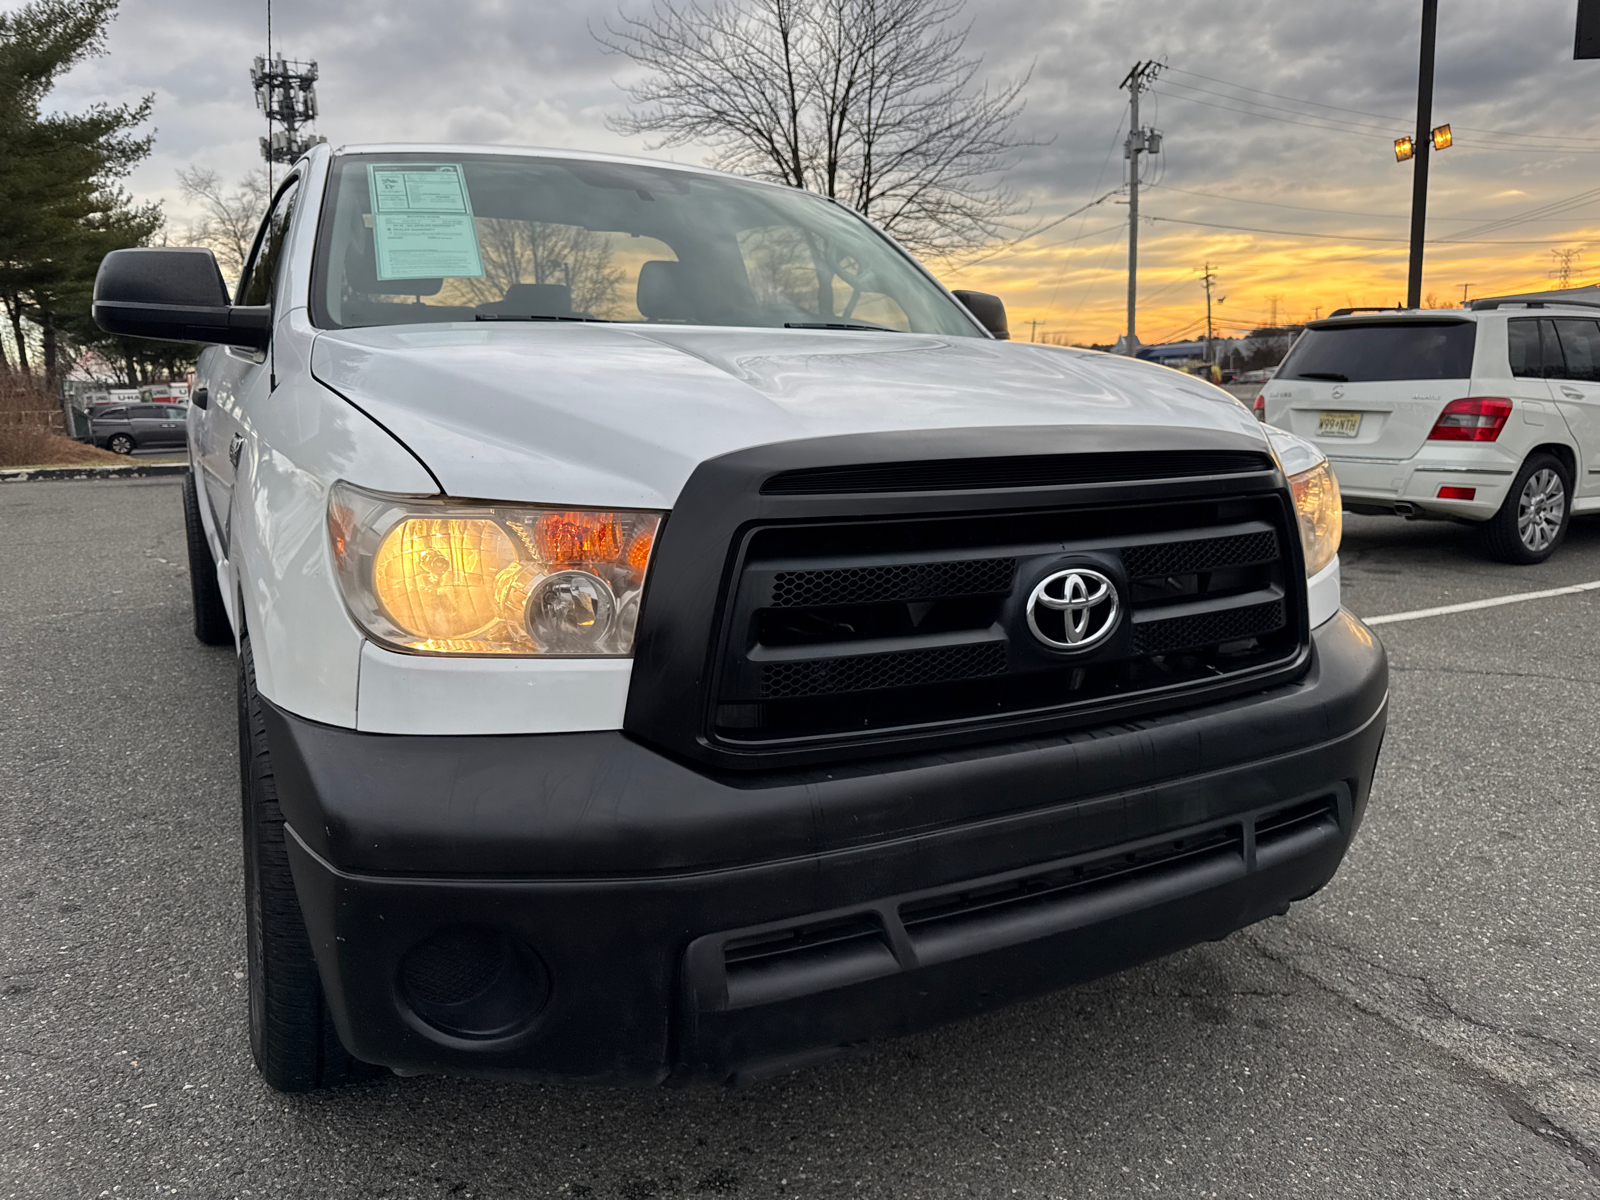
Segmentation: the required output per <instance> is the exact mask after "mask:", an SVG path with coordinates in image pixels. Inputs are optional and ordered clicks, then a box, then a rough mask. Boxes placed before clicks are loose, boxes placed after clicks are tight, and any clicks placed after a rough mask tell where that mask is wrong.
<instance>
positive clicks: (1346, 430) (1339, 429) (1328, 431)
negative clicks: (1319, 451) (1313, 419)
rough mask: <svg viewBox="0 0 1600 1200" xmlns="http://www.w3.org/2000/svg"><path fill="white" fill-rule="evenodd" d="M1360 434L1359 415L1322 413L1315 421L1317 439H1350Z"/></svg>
mask: <svg viewBox="0 0 1600 1200" xmlns="http://www.w3.org/2000/svg"><path fill="white" fill-rule="evenodd" d="M1360 432H1361V414H1360V413H1327V412H1325V413H1323V414H1322V417H1321V419H1320V420H1318V421H1317V436H1318V437H1350V438H1353V437H1355V436H1356V434H1358V433H1360Z"/></svg>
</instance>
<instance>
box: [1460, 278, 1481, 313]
mask: <svg viewBox="0 0 1600 1200" xmlns="http://www.w3.org/2000/svg"><path fill="white" fill-rule="evenodd" d="M1477 286H1478V285H1477V284H1475V283H1463V284H1462V285H1461V307H1462V308H1465V307H1466V306H1467V292H1468V290H1469V289H1471V288H1475V287H1477Z"/></svg>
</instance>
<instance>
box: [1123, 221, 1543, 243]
mask: <svg viewBox="0 0 1600 1200" xmlns="http://www.w3.org/2000/svg"><path fill="white" fill-rule="evenodd" d="M1149 219H1150V220H1152V221H1165V222H1167V223H1168V224H1171V225H1198V226H1201V227H1202V228H1205V229H1231V230H1236V231H1237V232H1240V233H1271V234H1276V235H1277V236H1279V237H1289V238H1300V237H1306V238H1324V239H1328V240H1331V241H1336V242H1404V243H1409V242H1410V241H1411V239H1410V238H1403V237H1381V236H1378V235H1375V234H1344V233H1297V232H1295V231H1294V230H1290V229H1259V228H1256V227H1255V226H1251V225H1220V224H1217V223H1215V222H1213V221H1190V220H1186V219H1184V218H1183V217H1150V218H1149ZM1571 240H1572V239H1571V238H1530V239H1526V240H1515V239H1513V240H1502V241H1491V240H1487V239H1482V238H1460V237H1449V238H1429V239H1428V241H1429V242H1430V243H1431V244H1433V245H1440V246H1556V245H1564V244H1566V243H1567V242H1570V241H1571Z"/></svg>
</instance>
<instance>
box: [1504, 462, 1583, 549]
mask: <svg viewBox="0 0 1600 1200" xmlns="http://www.w3.org/2000/svg"><path fill="white" fill-rule="evenodd" d="M1571 520H1572V472H1571V470H1569V469H1568V467H1567V464H1566V463H1564V462H1562V461H1561V460H1560V459H1559V458H1557V457H1556V456H1555V455H1554V454H1547V453H1544V452H1542V451H1541V452H1540V453H1538V454H1530V455H1528V458H1527V460H1526V461H1525V462H1524V463H1523V464H1522V469H1521V470H1520V471H1518V472H1517V475H1516V478H1515V479H1514V480H1513V481H1512V483H1511V489H1510V490H1509V491H1508V492H1507V493H1506V498H1505V502H1504V503H1502V504H1501V505H1500V511H1499V512H1497V513H1495V515H1494V516H1492V517H1490V518H1489V519H1488V520H1487V521H1485V522H1484V524H1483V544H1484V548H1485V549H1486V550H1488V552H1489V553H1490V554H1491V555H1492V556H1494V557H1495V558H1498V559H1499V560H1500V561H1501V562H1508V563H1514V564H1516V565H1517V566H1532V565H1533V564H1534V563H1542V562H1543V561H1544V560H1545V559H1547V558H1549V557H1550V556H1551V555H1552V554H1554V553H1555V552H1556V548H1557V547H1558V546H1560V545H1561V543H1562V541H1563V540H1564V539H1565V538H1566V536H1567V526H1568V524H1570V523H1571Z"/></svg>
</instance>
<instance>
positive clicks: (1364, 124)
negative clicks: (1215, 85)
mask: <svg viewBox="0 0 1600 1200" xmlns="http://www.w3.org/2000/svg"><path fill="white" fill-rule="evenodd" d="M1166 86H1168V87H1179V88H1184V89H1186V90H1188V91H1193V92H1204V93H1205V94H1206V95H1207V96H1217V97H1220V98H1221V99H1223V100H1232V101H1234V102H1235V103H1238V104H1253V105H1255V106H1256V107H1257V108H1267V109H1271V110H1272V111H1273V112H1286V113H1289V114H1291V115H1293V116H1296V117H1310V118H1311V119H1312V120H1315V121H1337V122H1339V123H1340V124H1343V125H1349V126H1352V127H1355V128H1366V129H1371V130H1373V131H1374V132H1376V133H1378V134H1380V135H1384V136H1388V135H1389V134H1390V131H1392V130H1393V129H1394V127H1395V125H1396V124H1398V122H1394V121H1385V123H1384V124H1382V125H1374V124H1373V123H1372V122H1370V121H1349V120H1345V119H1344V118H1342V117H1325V116H1323V115H1322V114H1321V113H1303V112H1295V111H1294V110H1293V109H1290V108H1280V107H1279V106H1278V105H1276V104H1262V103H1261V101H1259V100H1251V99H1248V98H1247V97H1244V96H1230V95H1228V93H1226V92H1214V91H1212V90H1211V89H1210V88H1203V87H1195V86H1194V85H1193V84H1191V83H1177V82H1175V81H1172V80H1169V81H1168V82H1167V85H1166ZM1179 99H1181V100H1189V99H1192V97H1189V96H1180V97H1179ZM1195 103H1196V104H1199V103H1200V101H1198V100H1196V101H1195ZM1401 128H1405V127H1404V126H1403V125H1402V126H1401Z"/></svg>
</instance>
